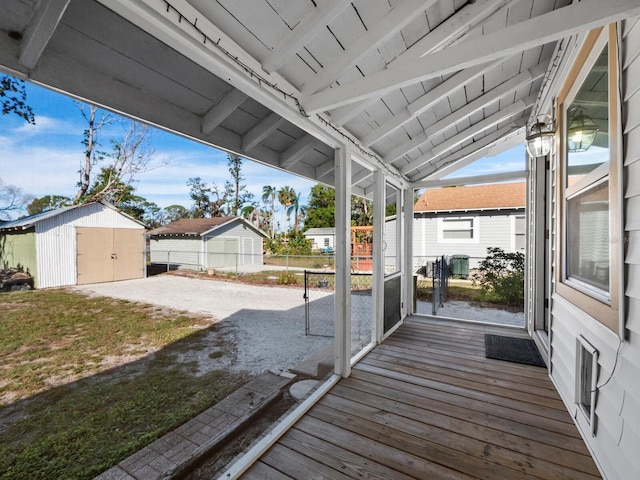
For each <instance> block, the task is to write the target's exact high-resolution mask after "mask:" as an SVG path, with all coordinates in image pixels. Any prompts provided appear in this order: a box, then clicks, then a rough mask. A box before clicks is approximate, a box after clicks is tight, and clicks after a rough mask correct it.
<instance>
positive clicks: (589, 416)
mask: <svg viewBox="0 0 640 480" xmlns="http://www.w3.org/2000/svg"><path fill="white" fill-rule="evenodd" d="M597 382H598V350H596V349H595V347H594V346H593V345H591V344H590V343H589V342H588V341H587V340H586V339H585V338H584V337H583V336H582V335H580V336H578V338H577V340H576V398H575V402H576V405H577V408H578V412H579V413H581V414H582V415H584V419H585V420H586V421H587V423H588V424H589V426H590V427H591V434H592V435H593V436H595V435H596V400H597V396H598V395H597V394H598V389H597Z"/></svg>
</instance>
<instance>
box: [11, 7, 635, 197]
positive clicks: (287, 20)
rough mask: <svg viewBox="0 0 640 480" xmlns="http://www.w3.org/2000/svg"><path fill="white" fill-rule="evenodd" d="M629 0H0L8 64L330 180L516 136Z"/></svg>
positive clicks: (393, 171) (403, 166)
mask: <svg viewBox="0 0 640 480" xmlns="http://www.w3.org/2000/svg"><path fill="white" fill-rule="evenodd" d="M639 13H640V5H639V3H638V2H637V0H608V1H607V2H603V1H601V0H582V1H580V2H571V0H471V1H467V0H352V1H350V0H313V1H312V0H217V1H211V0H138V1H130V0H48V1H45V0H4V1H3V2H0V29H2V30H4V31H3V32H1V33H2V34H1V35H0V68H4V70H6V71H9V72H11V73H13V74H16V75H19V76H22V77H24V78H30V79H31V80H33V81H35V82H39V83H41V84H44V85H48V86H50V87H52V88H55V89H59V90H61V91H64V92H67V93H70V94H72V95H75V96H77V97H79V98H82V99H86V100H89V101H92V102H94V103H97V104H99V105H102V106H105V107H108V108H111V109H113V110H115V111H118V112H120V113H125V114H128V115H130V116H132V117H134V118H138V119H141V120H145V121H147V122H149V123H152V124H155V125H157V126H160V127H163V128H165V129H167V130H171V131H175V132H178V133H180V134H182V135H185V136H187V137H189V138H193V139H196V140H198V141H201V142H204V143H207V144H210V145H213V146H216V147H218V148H222V149H224V150H228V151H232V152H235V153H238V154H240V155H241V156H243V157H245V158H250V159H254V160H257V161H259V162H262V163H264V164H266V165H271V166H273V167H275V168H279V169H282V170H286V171H288V172H291V173H295V174H298V175H302V176H304V177H306V178H309V179H311V180H315V181H318V182H322V183H325V184H329V185H334V184H335V169H334V149H335V148H336V147H338V146H340V145H345V144H347V145H350V146H351V150H352V152H351V153H352V155H353V158H354V159H355V164H354V165H353V168H352V178H351V184H352V188H353V192H354V193H356V194H359V195H366V196H368V195H369V194H371V193H372V185H373V180H372V171H373V170H374V169H381V170H383V171H384V172H385V173H386V174H387V175H388V176H390V177H392V178H394V179H395V181H396V182H398V183H400V184H401V185H403V186H408V185H410V184H413V183H415V182H420V181H422V180H425V179H433V178H441V177H442V176H444V175H446V174H447V173H448V172H450V171H452V170H454V169H456V168H459V167H460V166H463V165H465V164H467V163H469V162H471V161H473V160H475V159H477V158H480V157H482V156H484V155H487V154H488V153H492V154H496V153H499V152H501V151H503V150H506V149H508V148H510V147H512V146H514V145H517V144H518V143H521V142H522V141H523V140H524V135H525V125H526V124H527V122H529V120H530V118H531V116H532V115H537V114H538V113H540V110H541V109H544V108H545V105H547V107H548V105H549V101H550V99H549V98H546V97H545V89H546V86H548V84H549V82H551V81H553V78H552V77H553V75H552V73H553V68H554V65H556V64H557V63H558V62H556V61H555V60H557V57H558V56H559V55H561V54H562V52H566V51H567V49H568V41H567V39H569V38H570V37H572V36H574V35H579V34H582V33H583V32H586V31H587V30H588V29H590V28H594V27H597V26H599V25H604V24H606V23H609V22H612V21H616V20H619V19H622V18H627V17H630V16H632V15H637V14H639Z"/></svg>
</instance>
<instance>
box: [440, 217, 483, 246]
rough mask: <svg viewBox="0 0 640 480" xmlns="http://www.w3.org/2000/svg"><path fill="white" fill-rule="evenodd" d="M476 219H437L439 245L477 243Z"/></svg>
mask: <svg viewBox="0 0 640 480" xmlns="http://www.w3.org/2000/svg"><path fill="white" fill-rule="evenodd" d="M478 237H479V232H478V217H438V242H439V243H478Z"/></svg>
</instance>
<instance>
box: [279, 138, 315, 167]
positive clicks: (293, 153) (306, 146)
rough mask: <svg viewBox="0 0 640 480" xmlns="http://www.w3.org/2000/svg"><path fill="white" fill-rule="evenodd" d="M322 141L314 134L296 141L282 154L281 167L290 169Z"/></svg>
mask: <svg viewBox="0 0 640 480" xmlns="http://www.w3.org/2000/svg"><path fill="white" fill-rule="evenodd" d="M319 144H320V142H319V141H318V140H317V139H316V138H315V137H314V136H312V135H305V136H304V138H302V139H299V140H298V141H297V142H295V143H294V144H293V145H292V146H291V147H289V149H288V150H286V151H285V152H282V154H281V155H280V168H283V169H285V170H286V169H288V168H290V167H291V166H293V165H294V164H295V163H298V162H299V161H300V160H302V159H303V158H304V156H305V155H306V153H307V152H309V151H310V150H311V149H313V148H314V147H315V146H318V145H319Z"/></svg>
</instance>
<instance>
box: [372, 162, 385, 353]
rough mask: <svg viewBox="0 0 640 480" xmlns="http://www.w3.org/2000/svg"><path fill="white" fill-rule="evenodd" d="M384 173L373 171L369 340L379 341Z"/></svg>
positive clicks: (381, 305)
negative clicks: (371, 316)
mask: <svg viewBox="0 0 640 480" xmlns="http://www.w3.org/2000/svg"><path fill="white" fill-rule="evenodd" d="M385 187H386V183H385V177H384V173H383V172H381V171H380V170H376V171H375V172H373V199H372V200H373V252H372V255H373V275H372V282H373V284H372V286H371V288H372V291H371V293H372V299H373V301H372V303H373V305H372V306H373V308H372V315H373V318H372V319H371V340H373V341H374V342H376V343H381V342H382V338H383V337H384V248H382V247H383V245H384V223H385V222H384V217H385V191H386V188H385Z"/></svg>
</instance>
